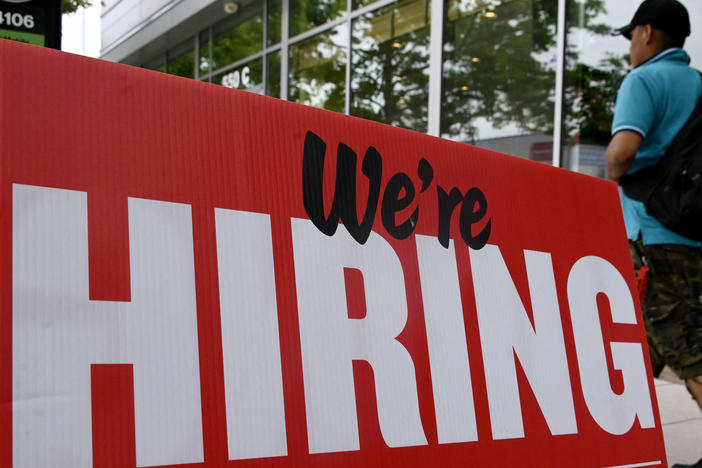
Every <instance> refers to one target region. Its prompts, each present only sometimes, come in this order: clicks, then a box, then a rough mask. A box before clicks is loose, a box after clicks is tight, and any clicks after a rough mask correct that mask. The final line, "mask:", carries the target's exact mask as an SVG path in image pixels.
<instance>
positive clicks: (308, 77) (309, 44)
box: [288, 24, 348, 112]
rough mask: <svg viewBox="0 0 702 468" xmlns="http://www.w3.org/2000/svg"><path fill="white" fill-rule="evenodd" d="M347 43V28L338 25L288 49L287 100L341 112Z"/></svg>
mask: <svg viewBox="0 0 702 468" xmlns="http://www.w3.org/2000/svg"><path fill="white" fill-rule="evenodd" d="M347 42H348V28H347V26H346V25H345V24H342V25H341V26H339V27H338V28H336V29H335V30H332V31H325V32H323V33H321V34H317V35H316V36H313V37H311V38H309V39H307V40H305V41H303V42H300V43H297V44H295V45H293V46H291V47H290V75H289V79H288V84H289V89H288V99H289V100H291V101H295V102H299V103H300V104H306V105H309V106H314V107H319V108H322V109H327V110H332V111H336V112H343V111H344V103H345V98H346V90H345V82H346V44H347Z"/></svg>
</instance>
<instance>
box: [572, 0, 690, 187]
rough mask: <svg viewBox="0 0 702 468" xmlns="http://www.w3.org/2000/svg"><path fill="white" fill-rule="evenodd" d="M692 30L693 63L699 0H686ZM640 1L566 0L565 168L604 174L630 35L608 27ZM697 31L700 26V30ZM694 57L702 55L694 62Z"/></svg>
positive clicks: (626, 17) (630, 13) (625, 19)
mask: <svg viewBox="0 0 702 468" xmlns="http://www.w3.org/2000/svg"><path fill="white" fill-rule="evenodd" d="M681 3H683V4H684V5H685V6H686V7H687V9H688V13H689V14H690V24H691V25H692V35H691V36H690V37H688V38H687V40H686V41H685V47H684V48H685V50H686V51H687V52H688V54H690V56H691V58H692V62H691V65H692V66H695V67H697V68H699V67H700V66H701V65H702V47H700V44H701V42H699V41H695V40H694V38H695V32H696V28H695V25H699V24H702V8H700V7H699V2H695V1H692V0H683V1H682V2H681ZM636 6H637V5H636V4H635V3H631V2H622V1H620V0H568V11H569V15H568V21H567V24H566V27H567V31H568V32H567V36H566V37H567V39H566V47H567V49H566V50H567V54H566V75H565V86H564V109H563V114H564V121H563V156H562V163H561V165H562V166H563V167H565V168H567V169H571V170H574V171H578V172H582V173H585V174H590V175H594V176H597V177H604V176H605V150H606V149H607V145H608V144H609V140H610V131H611V126H612V118H613V116H614V105H615V103H616V99H617V92H618V91H619V86H620V84H621V82H622V80H623V79H624V77H625V76H626V74H627V73H628V72H629V71H630V69H631V65H630V63H629V41H627V40H626V39H624V38H623V37H621V36H614V37H613V36H611V35H610V32H611V31H612V30H613V29H615V28H618V27H620V26H623V25H624V24H626V23H627V22H628V21H629V20H630V19H631V17H632V16H633V15H634V12H635V11H636ZM697 33H698V34H699V31H697ZM695 57H699V59H700V60H698V61H697V63H695Z"/></svg>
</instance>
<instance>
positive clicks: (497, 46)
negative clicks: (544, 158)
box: [441, 0, 558, 142]
mask: <svg viewBox="0 0 702 468" xmlns="http://www.w3.org/2000/svg"><path fill="white" fill-rule="evenodd" d="M445 8H446V23H445V27H444V63H443V82H442V94H443V96H442V108H441V114H442V117H441V134H442V136H443V137H447V138H451V139H454V140H459V141H468V142H476V140H477V139H481V138H491V137H498V136H507V135H516V134H524V133H534V132H537V133H541V134H544V133H545V134H548V133H552V131H553V105H554V104H553V103H554V88H555V70H556V50H555V41H556V13H557V8H558V5H557V2H556V1H555V0H543V1H537V0H505V1H488V0H447V1H446V4H445Z"/></svg>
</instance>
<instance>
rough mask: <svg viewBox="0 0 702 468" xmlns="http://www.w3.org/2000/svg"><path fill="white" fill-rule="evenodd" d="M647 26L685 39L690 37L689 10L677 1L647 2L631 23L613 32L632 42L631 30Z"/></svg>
mask: <svg viewBox="0 0 702 468" xmlns="http://www.w3.org/2000/svg"><path fill="white" fill-rule="evenodd" d="M646 24H650V25H651V26H653V27H654V28H656V29H660V30H661V31H664V32H666V33H668V34H671V35H673V36H676V37H683V38H685V37H687V36H689V35H690V17H689V16H688V14H687V9H686V8H685V7H684V6H683V5H682V4H681V3H680V2H678V1H677V0H645V1H644V2H643V3H641V5H639V8H638V9H637V10H636V13H634V17H633V18H632V19H631V22H630V23H629V24H627V25H626V26H622V27H621V28H617V29H615V30H614V31H612V35H613V36H618V35H620V34H621V35H622V36H624V37H626V38H627V39H629V40H631V30H632V29H634V28H635V27H636V26H644V25H646Z"/></svg>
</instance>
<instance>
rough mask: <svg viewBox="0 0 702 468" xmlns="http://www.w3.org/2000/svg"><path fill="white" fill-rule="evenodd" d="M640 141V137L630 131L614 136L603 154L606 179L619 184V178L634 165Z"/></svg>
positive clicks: (622, 131)
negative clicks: (605, 165)
mask: <svg viewBox="0 0 702 468" xmlns="http://www.w3.org/2000/svg"><path fill="white" fill-rule="evenodd" d="M642 140H643V138H642V137H641V135H639V134H638V133H636V132H633V131H631V130H621V131H619V132H617V133H615V134H614V136H613V137H612V141H610V142H609V146H608V147H607V153H606V154H605V162H606V164H607V177H608V178H609V179H610V180H613V181H615V182H619V178H620V177H621V176H623V175H624V174H625V173H626V171H628V170H629V168H630V167H631V165H632V164H634V157H635V156H636V152H637V151H638V150H639V146H641V141H642Z"/></svg>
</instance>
